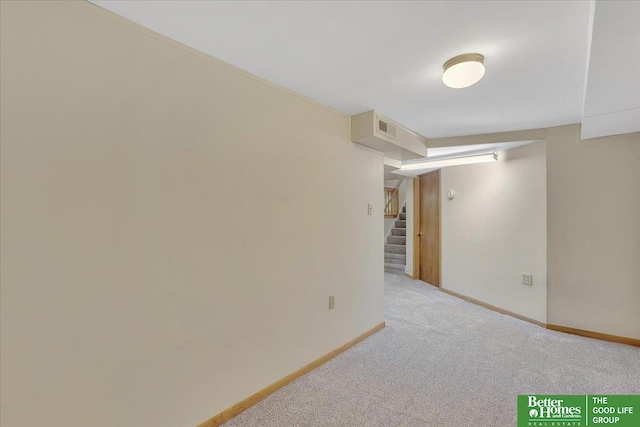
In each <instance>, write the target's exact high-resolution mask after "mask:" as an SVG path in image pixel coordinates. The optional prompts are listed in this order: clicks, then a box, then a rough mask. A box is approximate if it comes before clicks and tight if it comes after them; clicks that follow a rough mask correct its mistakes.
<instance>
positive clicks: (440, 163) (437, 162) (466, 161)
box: [400, 151, 498, 171]
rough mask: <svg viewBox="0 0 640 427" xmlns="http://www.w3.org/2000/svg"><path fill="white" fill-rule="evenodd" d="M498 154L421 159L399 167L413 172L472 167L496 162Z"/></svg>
mask: <svg viewBox="0 0 640 427" xmlns="http://www.w3.org/2000/svg"><path fill="white" fill-rule="evenodd" d="M497 161H498V152H497V151H494V152H493V153H488V154H477V155H475V156H465V157H450V158H446V159H442V158H440V159H423V160H417V161H416V160H411V161H409V162H406V163H405V162H403V164H402V166H400V170H401V171H415V170H421V169H437V168H445V167H447V166H459V165H472V164H474V163H488V162H497Z"/></svg>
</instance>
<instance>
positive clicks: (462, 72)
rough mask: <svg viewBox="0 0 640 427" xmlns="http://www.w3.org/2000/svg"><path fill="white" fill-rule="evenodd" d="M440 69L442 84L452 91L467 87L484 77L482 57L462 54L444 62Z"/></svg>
mask: <svg viewBox="0 0 640 427" xmlns="http://www.w3.org/2000/svg"><path fill="white" fill-rule="evenodd" d="M442 68H443V69H444V72H443V73H442V83H444V84H445V85H447V86H449V87H452V88H454V89H462V88H463V87H469V86H471V85H473V84H475V83H478V82H479V81H480V79H481V78H482V76H484V55H481V54H479V53H463V54H462V55H458V56H454V57H453V58H451V59H450V60H448V61H447V62H445V63H444V65H443V66H442Z"/></svg>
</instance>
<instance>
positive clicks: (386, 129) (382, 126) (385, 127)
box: [378, 118, 396, 139]
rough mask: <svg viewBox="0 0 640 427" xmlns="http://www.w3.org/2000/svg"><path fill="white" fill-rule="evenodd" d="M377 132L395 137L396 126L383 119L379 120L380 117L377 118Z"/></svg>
mask: <svg viewBox="0 0 640 427" xmlns="http://www.w3.org/2000/svg"><path fill="white" fill-rule="evenodd" d="M378 132H380V133H382V134H383V135H386V136H388V137H389V138H393V139H396V127H395V126H394V125H391V124H389V123H387V122H385V121H384V120H381V119H380V118H378Z"/></svg>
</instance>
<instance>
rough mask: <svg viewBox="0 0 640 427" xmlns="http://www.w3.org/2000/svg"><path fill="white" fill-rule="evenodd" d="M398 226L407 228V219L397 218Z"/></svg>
mask: <svg viewBox="0 0 640 427" xmlns="http://www.w3.org/2000/svg"><path fill="white" fill-rule="evenodd" d="M396 228H407V221H405V220H401V219H399V220H397V221H396Z"/></svg>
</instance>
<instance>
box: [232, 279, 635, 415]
mask: <svg viewBox="0 0 640 427" xmlns="http://www.w3.org/2000/svg"><path fill="white" fill-rule="evenodd" d="M385 317H386V319H385V320H386V322H387V327H386V328H385V329H383V330H382V331H380V332H378V333H377V334H375V335H373V336H372V337H370V338H368V339H367V340H365V341H363V342H362V343H360V344H358V345H357V346H355V347H353V348H351V349H349V350H347V351H346V352H344V353H342V354H341V355H339V356H338V357H336V358H334V359H333V360H331V361H329V362H328V363H326V364H324V365H323V366H321V367H319V368H318V369H316V370H314V371H312V372H310V373H309V374H307V375H305V376H303V377H301V378H299V379H298V380H296V381H294V382H292V383H291V384H289V385H287V386H286V387H284V388H282V389H280V390H279V391H277V392H276V393H274V394H272V395H271V396H269V397H268V398H266V399H265V400H263V401H262V402H260V403H258V404H257V405H255V406H253V407H252V408H250V409H248V410H247V411H245V412H243V413H242V414H240V415H239V416H237V417H236V418H234V419H233V420H231V421H229V422H228V423H227V424H225V425H226V426H228V427H233V426H259V427H270V426H274V427H275V426H278V427H279V426H283V427H284V426H306V427H312V426H385V427H386V426H394V427H395V426H434V427H463V426H487V427H498V426H509V427H511V426H514V425H516V396H517V395H518V394H528V393H532V394H533V393H536V394H640V348H637V347H631V346H627V345H623V344H615V343H608V342H603V341H599V340H593V339H589V338H582V337H578V336H574V335H568V334H563V333H560V332H554V331H549V330H546V329H543V328H541V327H539V326H535V325H532V324H529V323H526V322H522V321H520V320H517V319H513V318H511V317H508V316H504V315H501V314H499V313H496V312H493V311H490V310H487V309H485V308H482V307H479V306H476V305H473V304H470V303H468V302H466V301H463V300H461V299H458V298H455V297H453V296H450V295H447V294H445V293H443V292H440V291H438V290H437V289H435V288H433V287H431V286H429V285H426V284H424V283H422V282H418V281H413V280H409V279H407V278H406V277H404V276H402V275H396V274H386V276H385Z"/></svg>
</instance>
